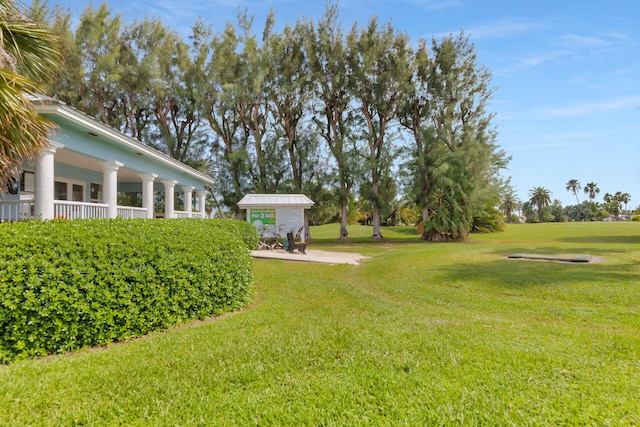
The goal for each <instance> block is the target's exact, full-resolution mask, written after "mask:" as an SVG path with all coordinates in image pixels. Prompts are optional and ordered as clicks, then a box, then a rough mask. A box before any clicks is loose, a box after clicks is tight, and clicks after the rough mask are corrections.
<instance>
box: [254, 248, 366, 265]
mask: <svg viewBox="0 0 640 427" xmlns="http://www.w3.org/2000/svg"><path fill="white" fill-rule="evenodd" d="M306 252H307V253H306V254H302V253H300V252H298V251H294V252H293V253H289V252H287V251H285V250H283V249H273V250H260V251H251V256H253V257H254V258H271V259H281V260H286V261H303V262H320V263H324V264H352V265H358V264H360V261H362V260H364V259H367V258H370V257H366V256H362V255H360V254H358V253H353V252H333V251H321V250H318V249H307V250H306Z"/></svg>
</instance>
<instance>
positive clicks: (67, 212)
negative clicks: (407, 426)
mask: <svg viewBox="0 0 640 427" xmlns="http://www.w3.org/2000/svg"><path fill="white" fill-rule="evenodd" d="M107 208H108V205H106V204H104V203H87V202H69V201H66V200H54V202H53V217H54V218H58V219H82V218H106V217H107Z"/></svg>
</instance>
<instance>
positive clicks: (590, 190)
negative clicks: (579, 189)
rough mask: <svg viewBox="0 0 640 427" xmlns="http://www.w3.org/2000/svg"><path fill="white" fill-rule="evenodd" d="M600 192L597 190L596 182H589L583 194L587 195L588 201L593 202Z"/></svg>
mask: <svg viewBox="0 0 640 427" xmlns="http://www.w3.org/2000/svg"><path fill="white" fill-rule="evenodd" d="M599 192H600V189H599V188H598V184H597V183H596V182H589V183H587V184H585V186H584V193H585V194H587V195H589V199H591V201H592V202H593V199H595V198H596V194H598V193H599Z"/></svg>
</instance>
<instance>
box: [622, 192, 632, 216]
mask: <svg viewBox="0 0 640 427" xmlns="http://www.w3.org/2000/svg"><path fill="white" fill-rule="evenodd" d="M630 200H631V195H630V194H629V193H622V194H621V195H620V201H621V202H622V203H624V210H625V212H628V211H629V209H628V206H627V205H628V204H629V201H630Z"/></svg>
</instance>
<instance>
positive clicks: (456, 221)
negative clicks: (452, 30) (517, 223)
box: [399, 34, 508, 240]
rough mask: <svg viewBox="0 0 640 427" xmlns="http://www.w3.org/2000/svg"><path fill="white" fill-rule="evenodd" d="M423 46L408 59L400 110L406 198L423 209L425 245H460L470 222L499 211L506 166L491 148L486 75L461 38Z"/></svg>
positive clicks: (498, 152) (491, 137)
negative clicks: (407, 148) (409, 73)
mask: <svg viewBox="0 0 640 427" xmlns="http://www.w3.org/2000/svg"><path fill="white" fill-rule="evenodd" d="M432 51H433V58H429V54H428V52H427V49H426V43H425V42H424V41H423V42H421V43H420V44H419V45H418V48H417V49H416V51H415V53H414V55H413V68H412V70H413V80H412V83H413V86H414V89H413V90H412V91H411V92H409V95H408V96H407V98H406V102H404V103H403V105H402V108H401V109H400V113H399V117H400V123H401V124H402V125H403V126H404V127H405V128H406V129H407V130H408V131H409V132H410V135H411V136H412V140H413V141H412V142H413V143H414V144H413V145H412V146H411V158H412V160H411V161H410V162H409V164H408V165H407V172H408V174H409V178H410V183H411V191H412V193H413V194H414V197H415V200H416V203H418V204H419V206H420V207H421V209H422V220H423V224H424V229H423V234H422V238H423V239H427V240H453V239H459V238H462V237H464V236H466V234H468V232H469V231H470V230H471V228H472V223H473V218H474V216H476V217H478V218H480V217H482V216H483V215H485V214H489V215H492V214H491V213H490V212H489V211H490V210H491V209H488V207H490V206H495V205H497V204H499V191H498V187H499V184H498V178H497V177H498V170H499V169H500V168H502V167H504V166H505V165H506V162H507V161H508V159H507V158H506V157H505V155H504V152H502V151H501V150H498V148H497V147H496V145H495V131H494V130H493V129H492V128H491V119H492V115H491V114H489V113H488V112H487V105H488V102H489V99H490V97H491V93H492V91H491V89H490V87H489V85H490V78H491V75H490V73H489V72H488V71H487V70H486V69H485V68H484V67H482V66H480V65H478V64H477V59H476V54H475V50H474V47H473V45H472V44H470V43H469V41H468V39H467V38H466V37H464V36H463V35H462V34H461V35H460V36H459V37H448V38H445V39H442V40H441V41H437V40H433V42H432Z"/></svg>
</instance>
